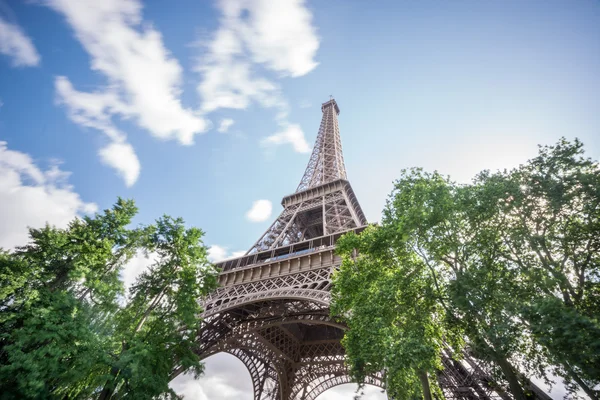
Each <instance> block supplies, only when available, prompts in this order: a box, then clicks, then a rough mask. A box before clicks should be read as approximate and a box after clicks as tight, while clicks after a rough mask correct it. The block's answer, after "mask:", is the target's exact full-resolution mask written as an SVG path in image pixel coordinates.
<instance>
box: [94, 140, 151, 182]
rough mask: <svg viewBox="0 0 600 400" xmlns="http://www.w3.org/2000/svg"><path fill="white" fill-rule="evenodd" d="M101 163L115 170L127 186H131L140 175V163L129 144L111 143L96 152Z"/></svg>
mask: <svg viewBox="0 0 600 400" xmlns="http://www.w3.org/2000/svg"><path fill="white" fill-rule="evenodd" d="M98 154H99V155H100V158H101V159H102V162H103V163H105V164H106V165H108V166H110V167H113V168H115V169H116V170H117V171H118V173H119V175H121V177H122V178H123V180H124V181H125V184H126V185H127V186H132V185H133V184H134V183H135V181H137V178H138V176H139V175H140V168H141V167H140V161H139V160H138V158H137V155H136V154H135V151H134V150H133V147H132V146H131V145H130V144H129V143H118V142H113V143H110V144H109V145H108V146H106V147H103V148H102V149H100V151H99V152H98Z"/></svg>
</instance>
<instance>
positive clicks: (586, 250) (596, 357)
mask: <svg viewBox="0 0 600 400" xmlns="http://www.w3.org/2000/svg"><path fill="white" fill-rule="evenodd" d="M338 251H339V254H340V255H341V256H342V259H343V262H342V266H341V268H340V270H339V271H338V272H337V273H336V274H335V276H334V296H333V299H334V306H333V308H332V311H333V312H334V313H335V315H341V316H342V319H344V320H345V321H346V322H347V324H348V326H349V330H348V332H347V334H346V336H345V338H344V345H345V347H346V350H347V353H348V355H349V364H350V367H351V371H352V373H353V374H354V375H355V378H357V379H362V378H364V376H365V374H368V373H373V372H374V371H376V370H385V371H386V372H387V376H388V383H387V384H388V390H389V391H390V392H391V393H393V394H394V396H395V398H400V399H402V398H406V399H409V398H420V397H421V396H423V394H424V395H425V397H426V398H427V397H428V393H427V391H428V390H430V388H432V389H433V390H437V388H436V387H435V386H436V384H435V379H432V380H430V383H429V385H428V386H430V388H428V387H426V386H427V385H426V382H425V381H424V380H423V379H421V380H420V382H421V383H422V385H420V386H419V385H418V382H419V375H420V376H423V372H426V373H428V374H429V376H432V375H433V376H435V375H434V374H435V372H436V369H439V368H441V365H440V364H439V361H437V362H436V360H439V359H440V357H441V356H442V353H443V352H445V353H444V354H446V355H447V354H449V353H448V352H450V353H452V354H454V355H455V356H460V354H463V352H464V351H468V352H469V354H471V355H472V356H474V357H475V358H477V359H479V362H480V363H481V364H482V365H484V366H486V367H487V369H488V370H489V371H490V375H491V376H492V377H494V378H495V379H496V382H497V384H498V385H499V387H504V388H505V390H508V391H510V392H511V393H512V395H513V396H514V397H515V398H516V399H524V398H527V396H528V390H527V386H528V382H527V377H529V376H532V375H535V376H538V377H545V376H546V375H547V373H548V372H549V371H550V372H553V373H554V374H556V375H559V376H561V377H562V378H564V379H565V381H566V382H567V388H568V389H569V390H570V391H571V393H572V394H575V392H576V391H577V390H578V389H581V390H583V391H585V393H586V394H587V395H588V396H589V397H591V398H598V390H597V385H598V384H600V369H599V368H600V289H599V288H600V168H599V167H598V163H597V162H594V161H592V160H590V159H588V158H585V157H584V156H583V145H582V144H581V142H579V141H577V140H575V141H574V142H568V141H567V140H565V139H562V140H560V141H559V142H558V143H557V144H556V145H554V146H545V147H540V150H539V154H538V156H537V157H535V158H534V159H532V160H529V161H528V162H527V163H525V164H523V165H521V166H519V167H518V168H515V169H513V170H511V171H502V172H496V173H490V172H489V171H484V172H482V173H480V174H479V175H478V176H477V177H475V179H474V180H473V181H472V183H471V184H467V185H460V184H456V183H454V182H453V181H451V180H450V178H448V177H445V176H442V175H441V174H439V173H437V172H434V173H427V172H424V171H423V170H421V169H411V170H406V171H403V172H402V174H401V176H400V178H399V179H398V180H397V181H396V182H395V185H394V189H393V191H392V193H391V194H390V196H389V199H388V202H387V204H386V207H385V210H384V212H383V218H382V222H381V224H380V225H379V226H373V227H370V228H369V229H367V230H366V231H364V233H362V234H361V235H355V234H348V235H345V236H344V237H343V238H342V239H341V240H339V241H338ZM412 332H419V334H413V333H412ZM462 339H464V341H463V340H462ZM465 346H466V347H465ZM409 387H410V389H409V390H408V389H407V388H409ZM595 388H596V389H595Z"/></svg>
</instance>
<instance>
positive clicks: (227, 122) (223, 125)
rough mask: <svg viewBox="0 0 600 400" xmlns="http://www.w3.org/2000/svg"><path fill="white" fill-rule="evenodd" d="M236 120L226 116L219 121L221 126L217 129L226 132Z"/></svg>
mask: <svg viewBox="0 0 600 400" xmlns="http://www.w3.org/2000/svg"><path fill="white" fill-rule="evenodd" d="M234 122H235V121H234V120H232V119H231V118H224V119H222V120H221V122H220V123H219V128H218V129H217V131H219V132H220V133H225V132H227V131H228V130H229V128H231V126H232V125H233V124H234Z"/></svg>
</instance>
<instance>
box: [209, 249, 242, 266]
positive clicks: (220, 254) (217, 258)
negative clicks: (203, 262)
mask: <svg viewBox="0 0 600 400" xmlns="http://www.w3.org/2000/svg"><path fill="white" fill-rule="evenodd" d="M244 254H246V252H245V251H243V250H240V251H232V252H230V251H229V249H228V248H227V247H223V246H218V245H216V244H213V245H212V246H210V247H209V248H208V259H209V260H210V261H212V262H214V263H217V262H221V261H223V260H227V259H228V258H235V257H240V256H243V255H244Z"/></svg>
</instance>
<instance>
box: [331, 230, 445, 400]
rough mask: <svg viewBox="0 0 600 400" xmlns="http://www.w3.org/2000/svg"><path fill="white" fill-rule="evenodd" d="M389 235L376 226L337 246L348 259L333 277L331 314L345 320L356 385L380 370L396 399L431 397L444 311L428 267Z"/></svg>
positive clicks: (437, 365)
mask: <svg viewBox="0 0 600 400" xmlns="http://www.w3.org/2000/svg"><path fill="white" fill-rule="evenodd" d="M388 233H389V232H388V231H386V230H384V229H381V228H380V227H375V226H371V227H368V228H367V229H366V230H365V231H363V232H362V233H361V234H360V235H356V234H354V233H350V234H346V235H345V236H344V237H343V238H341V239H340V240H339V241H338V243H337V251H338V253H339V254H340V255H341V256H342V258H343V262H342V265H341V267H340V270H339V271H338V272H336V273H335V275H334V285H333V302H332V313H333V314H334V315H341V316H344V317H343V318H342V319H343V320H344V321H345V322H346V323H347V324H348V327H349V330H348V331H347V332H346V335H345V336H344V338H343V340H342V344H343V345H344V347H345V348H346V353H347V357H348V363H349V365H350V373H351V376H352V378H353V379H354V380H355V381H357V382H364V381H365V378H366V377H367V376H368V375H373V374H376V373H378V372H381V371H385V374H386V388H387V391H388V395H389V396H390V398H395V399H419V398H422V397H424V398H425V399H426V400H430V399H431V398H432V392H433V393H434V394H435V393H437V394H439V393H440V389H439V387H438V386H437V382H436V379H435V378H434V379H430V377H431V376H433V377H435V376H436V371H437V370H438V369H440V368H441V364H440V355H441V351H442V348H443V346H444V344H443V338H444V331H443V329H442V327H443V324H442V320H441V319H442V317H443V312H442V311H443V310H441V309H440V306H439V303H438V302H437V301H436V299H437V298H438V296H437V295H436V293H433V292H432V291H435V288H434V284H433V282H431V275H430V274H429V273H428V272H427V267H426V265H425V264H424V263H423V262H422V261H421V260H420V259H419V258H418V257H415V256H414V255H413V254H411V253H410V252H407V251H406V250H405V249H404V248H402V247H393V246H389V245H388V243H389V240H390V236H389V235H388Z"/></svg>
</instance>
